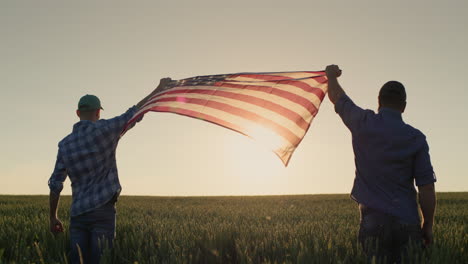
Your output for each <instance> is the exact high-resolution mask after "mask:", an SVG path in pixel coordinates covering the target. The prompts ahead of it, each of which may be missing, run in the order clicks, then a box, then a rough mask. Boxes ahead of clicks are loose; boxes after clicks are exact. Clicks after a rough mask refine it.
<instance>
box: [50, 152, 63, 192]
mask: <svg viewBox="0 0 468 264" xmlns="http://www.w3.org/2000/svg"><path fill="white" fill-rule="evenodd" d="M66 178H67V169H66V167H65V164H64V163H63V161H62V158H61V157H60V152H59V153H58V155H57V161H56V162H55V168H54V172H53V173H52V175H51V176H50V178H49V189H50V191H51V192H53V193H55V194H57V195H58V194H60V192H62V189H63V182H64V181H65V179H66Z"/></svg>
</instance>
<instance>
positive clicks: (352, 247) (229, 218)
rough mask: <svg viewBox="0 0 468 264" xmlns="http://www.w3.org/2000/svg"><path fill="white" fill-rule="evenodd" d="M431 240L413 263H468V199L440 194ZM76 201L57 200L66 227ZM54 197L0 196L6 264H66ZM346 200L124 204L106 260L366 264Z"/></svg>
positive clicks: (123, 200) (1, 252)
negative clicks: (52, 211) (52, 208)
mask: <svg viewBox="0 0 468 264" xmlns="http://www.w3.org/2000/svg"><path fill="white" fill-rule="evenodd" d="M437 200H438V207H437V212H436V224H435V227H434V228H435V229H434V244H433V245H432V247H430V248H428V249H426V250H423V251H421V250H414V252H412V253H411V254H410V259H407V260H406V262H407V263H426V262H430V263H468V252H467V251H468V193H438V194H437ZM70 201H71V198H70V197H69V196H64V197H62V199H61V202H60V208H59V217H60V219H62V221H63V222H64V224H65V227H67V226H68V222H69V214H68V209H69V206H70ZM48 210H49V208H48V196H0V227H1V228H0V263H68V253H69V250H70V245H69V234H68V231H66V232H65V233H62V234H59V235H57V236H54V235H52V234H51V233H50V232H49V229H48V225H49V222H48V215H49V211H48ZM358 224H359V213H358V210H357V207H356V204H355V203H354V202H353V201H352V200H350V198H349V196H348V195H344V194H337V195H291V196H234V197H144V196H122V197H120V198H119V201H118V203H117V237H116V240H115V247H114V250H112V251H106V252H105V254H104V256H103V257H102V261H101V262H102V263H367V262H368V260H367V258H366V257H365V256H364V255H363V253H362V250H361V248H360V245H359V243H358V242H357V230H358Z"/></svg>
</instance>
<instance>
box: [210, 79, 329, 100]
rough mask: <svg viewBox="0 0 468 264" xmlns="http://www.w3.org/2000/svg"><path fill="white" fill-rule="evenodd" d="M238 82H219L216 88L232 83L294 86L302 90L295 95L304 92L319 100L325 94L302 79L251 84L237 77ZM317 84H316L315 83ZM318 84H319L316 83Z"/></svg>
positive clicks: (310, 80)
mask: <svg viewBox="0 0 468 264" xmlns="http://www.w3.org/2000/svg"><path fill="white" fill-rule="evenodd" d="M237 79H238V80H234V81H233V82H232V81H221V82H218V83H216V86H221V85H222V84H224V83H234V84H244V85H252V84H253V85H259V86H268V87H270V86H271V87H281V86H282V85H289V86H294V87H296V88H299V89H302V90H303V91H297V92H296V93H298V94H300V93H304V92H306V94H308V93H313V94H315V95H316V96H317V97H319V98H320V100H322V99H323V97H324V96H325V92H324V91H323V89H321V88H319V87H314V86H313V85H312V83H313V82H314V80H313V79H304V80H301V81H296V80H283V81H274V82H267V81H264V82H253V83H252V79H251V78H247V80H246V79H245V78H243V77H239V78H237ZM253 80H255V79H253ZM315 83H317V82H315ZM317 84H319V83H317Z"/></svg>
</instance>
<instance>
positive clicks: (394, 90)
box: [379, 81, 406, 108]
mask: <svg viewBox="0 0 468 264" xmlns="http://www.w3.org/2000/svg"><path fill="white" fill-rule="evenodd" d="M379 100H380V104H381V105H382V106H393V107H398V108H400V107H404V106H405V105H406V91H405V87H404V86H403V84H401V83H400V82H397V81H389V82H387V83H385V84H384V85H383V86H382V88H380V92H379Z"/></svg>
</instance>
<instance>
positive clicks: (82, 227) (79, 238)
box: [70, 199, 115, 264]
mask: <svg viewBox="0 0 468 264" xmlns="http://www.w3.org/2000/svg"><path fill="white" fill-rule="evenodd" d="M114 237H115V199H113V200H111V201H110V202H108V203H107V204H105V205H103V206H101V207H99V208H96V209H94V210H93V211H90V212H87V213H84V214H82V215H79V216H76V217H72V218H71V219H70V241H71V263H74V264H75V263H81V262H80V253H79V251H78V246H79V250H80V251H81V257H82V259H83V263H85V264H88V263H92V264H97V263H99V259H100V257H101V255H102V252H103V251H104V249H106V248H112V246H113V244H112V242H113V240H114Z"/></svg>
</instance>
